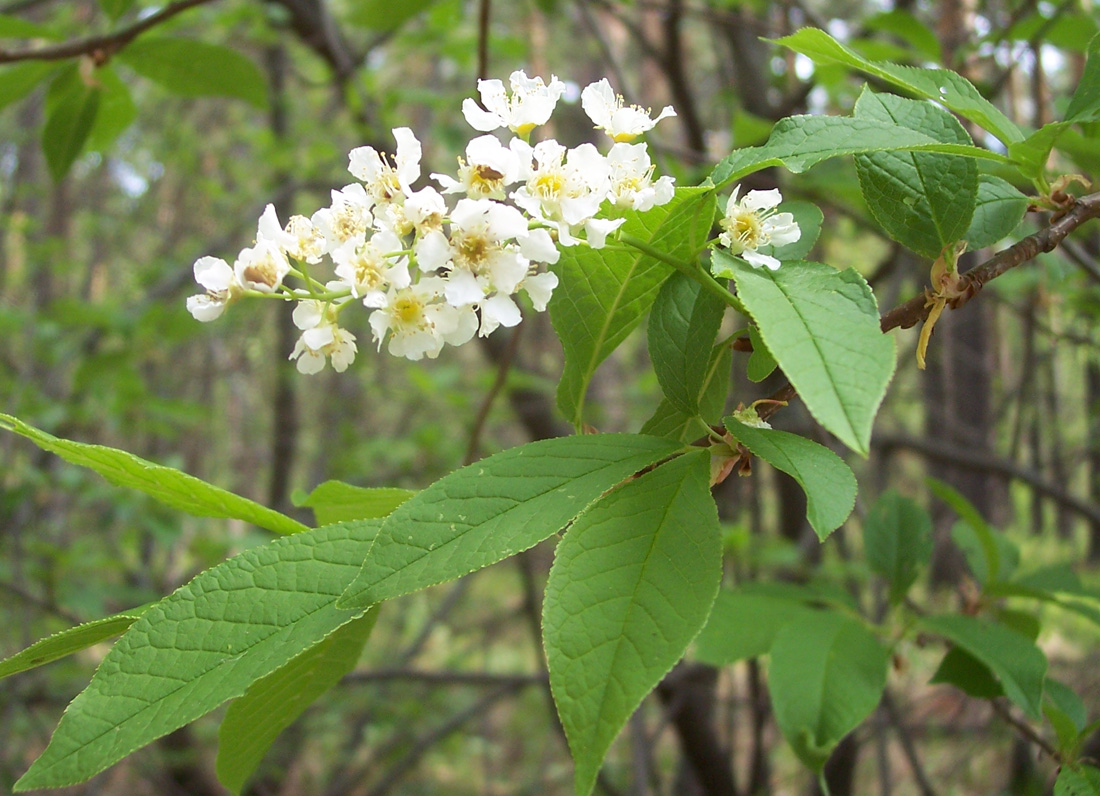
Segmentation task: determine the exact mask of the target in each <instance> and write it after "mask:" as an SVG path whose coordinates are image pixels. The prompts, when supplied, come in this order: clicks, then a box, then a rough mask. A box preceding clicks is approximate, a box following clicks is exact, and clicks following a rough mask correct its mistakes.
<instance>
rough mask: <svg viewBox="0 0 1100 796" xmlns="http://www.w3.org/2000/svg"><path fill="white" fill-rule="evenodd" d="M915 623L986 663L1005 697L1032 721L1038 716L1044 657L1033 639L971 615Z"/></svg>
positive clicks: (1039, 715)
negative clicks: (998, 682)
mask: <svg viewBox="0 0 1100 796" xmlns="http://www.w3.org/2000/svg"><path fill="white" fill-rule="evenodd" d="M919 623H920V625H921V626H922V627H924V628H925V629H926V630H928V631H930V632H932V633H937V634H939V635H941V636H943V637H944V638H946V639H948V640H949V641H951V642H953V643H954V644H956V645H957V646H959V647H961V648H962V649H963V650H964V651H965V652H967V653H969V654H970V655H972V656H973V657H974V658H976V659H977V660H979V661H980V662H981V663H983V664H984V665H985V666H987V667H988V668H989V670H990V671H991V672H992V673H993V674H994V675H995V676H996V677H997V679H998V680H999V681H1000V683H1001V687H1002V688H1003V689H1004V693H1005V696H1007V697H1008V698H1009V699H1011V700H1012V701H1013V702H1015V703H1016V704H1017V705H1019V706H1020V708H1022V709H1023V711H1024V712H1025V713H1027V715H1028V716H1030V717H1031V718H1033V719H1035V720H1036V721H1038V720H1039V719H1040V718H1042V713H1041V710H1042V701H1043V679H1044V678H1045V677H1046V670H1047V659H1046V656H1045V655H1043V653H1042V651H1041V650H1040V649H1039V648H1038V647H1037V646H1035V643H1034V642H1032V641H1031V640H1030V639H1028V638H1026V637H1025V636H1022V635H1020V634H1019V633H1017V632H1016V631H1015V630H1009V629H1008V628H1007V627H1004V626H1003V625H999V624H994V623H992V622H986V621H984V620H981V619H976V618H975V617H972V616H962V615H951V616H926V617H922V618H921V619H920V620H919Z"/></svg>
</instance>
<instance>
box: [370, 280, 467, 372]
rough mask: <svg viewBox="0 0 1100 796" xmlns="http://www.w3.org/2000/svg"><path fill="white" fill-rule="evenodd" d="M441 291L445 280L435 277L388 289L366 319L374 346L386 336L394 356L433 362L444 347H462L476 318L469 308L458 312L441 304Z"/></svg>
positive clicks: (380, 343)
mask: <svg viewBox="0 0 1100 796" xmlns="http://www.w3.org/2000/svg"><path fill="white" fill-rule="evenodd" d="M445 288H446V282H445V280H443V279H442V278H440V277H435V276H429V277H424V278H422V279H421V280H420V281H419V282H417V283H416V284H413V285H410V286H408V287H406V288H401V289H398V288H395V287H391V288H390V289H389V290H388V291H387V292H386V294H385V295H384V296H382V297H381V298H380V300H379V301H378V303H377V309H376V310H375V311H374V312H372V313H371V316H370V325H371V331H372V332H373V333H374V339H375V340H376V341H377V342H378V347H379V348H381V347H382V342H383V341H384V340H385V339H386V337H387V336H389V341H390V342H389V352H390V353H391V354H393V355H394V356H399V357H405V358H407V359H412V360H418V359H422V358H423V357H425V356H426V357H428V358H429V359H434V358H435V357H437V356H439V352H440V351H442V350H443V346H444V345H446V344H449V345H462V344H463V343H465V342H467V341H468V340H469V339H470V338H471V337H473V336H474V333H475V332H476V331H477V326H478V323H477V315H475V314H474V311H473V310H472V309H469V308H465V309H458V308H457V307H452V306H451V305H450V304H448V303H447V302H446V301H444V300H443V291H444V289H445Z"/></svg>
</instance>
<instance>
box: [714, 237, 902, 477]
mask: <svg viewBox="0 0 1100 796" xmlns="http://www.w3.org/2000/svg"><path fill="white" fill-rule="evenodd" d="M712 270H714V271H715V274H716V275H718V276H729V277H732V278H733V280H734V282H735V283H736V284H737V295H738V296H739V298H740V299H741V301H742V302H743V303H744V305H745V308H746V309H747V310H748V312H749V314H750V315H752V318H753V320H754V321H755V322H756V326H757V328H758V329H759V331H760V336H761V337H762V338H763V339H764V343H765V344H766V345H767V347H768V350H769V351H771V353H772V355H773V356H775V358H776V360H777V361H778V362H779V367H780V368H782V369H783V372H784V373H785V374H786V376H787V378H788V379H790V380H791V384H793V385H794V386H795V388H796V389H797V390H798V394H799V395H800V396H802V400H803V401H804V402H805V403H806V407H807V408H808V409H809V410H810V413H811V414H812V415H813V416H814V417H815V418H816V419H817V421H818V422H819V423H821V425H823V426H825V428H827V429H828V430H829V431H831V432H832V433H834V434H836V435H837V437H839V438H840V440H841V441H842V442H843V443H844V444H845V445H847V446H848V447H849V448H851V449H853V450H855V451H856V452H858V453H861V454H864V455H866V454H867V450H868V446H869V444H870V439H871V424H872V423H873V422H874V418H875V413H876V412H877V411H878V407H879V404H881V403H882V399H883V397H884V396H885V395H886V385H887V384H889V382H890V378H891V377H892V376H893V374H894V365H895V352H894V341H893V339H892V338H891V337H888V336H886V335H884V334H883V333H882V331H881V330H880V328H879V320H878V308H877V306H876V304H875V299H874V296H873V295H872V294H871V289H870V288H869V287H868V286H867V283H866V282H865V281H864V279H863V277H861V276H860V275H859V274H858V273H856V272H855V271H854V270H852V269H848V270H846V271H837V270H836V269H835V268H832V267H830V266H828V265H822V264H820V263H811V262H795V263H785V264H784V265H783V267H782V268H780V269H779V270H777V271H769V270H767V269H756V268H753V267H751V266H750V265H748V264H747V263H745V262H744V261H742V260H739V259H737V258H735V257H732V256H730V255H729V254H728V253H726V252H724V251H722V250H720V249H716V250H715V251H714V254H713V260H712Z"/></svg>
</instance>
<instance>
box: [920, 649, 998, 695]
mask: <svg viewBox="0 0 1100 796" xmlns="http://www.w3.org/2000/svg"><path fill="white" fill-rule="evenodd" d="M928 682H930V683H933V684H939V683H944V684H946V685H953V686H955V687H956V688H958V689H959V690H960V691H962V692H963V693H964V694H966V695H967V696H972V697H974V698H975V699H996V698H997V697H1001V696H1004V694H1005V691H1004V689H1003V688H1001V684H1000V683H999V682H997V678H996V677H994V676H993V672H991V671H990V670H989V667H988V666H986V665H985V664H984V663H982V662H981V661H980V660H978V659H977V658H975V657H974V656H973V655H971V654H970V653H969V652H967V651H966V650H964V649H963V648H962V647H952V648H951V649H949V650H948V651H947V654H946V655H944V656H943V660H942V661H940V665H939V666H938V667H937V668H936V671H935V673H934V674H933V675H932V678H931V679H930V680H929V681H928Z"/></svg>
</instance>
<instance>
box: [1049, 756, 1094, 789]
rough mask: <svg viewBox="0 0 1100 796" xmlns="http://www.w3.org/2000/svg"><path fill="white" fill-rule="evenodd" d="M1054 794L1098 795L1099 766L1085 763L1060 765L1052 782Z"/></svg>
mask: <svg viewBox="0 0 1100 796" xmlns="http://www.w3.org/2000/svg"><path fill="white" fill-rule="evenodd" d="M1054 796H1100V768H1096V767H1095V766H1090V765H1088V764H1087V763H1078V764H1077V765H1073V766H1062V770H1061V771H1059V772H1058V779H1057V780H1056V781H1055V782H1054Z"/></svg>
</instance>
